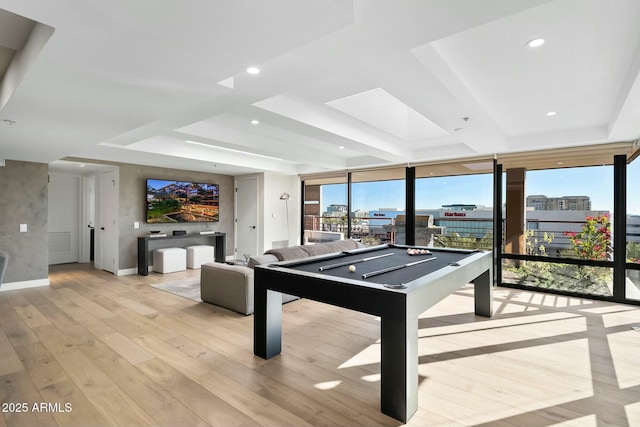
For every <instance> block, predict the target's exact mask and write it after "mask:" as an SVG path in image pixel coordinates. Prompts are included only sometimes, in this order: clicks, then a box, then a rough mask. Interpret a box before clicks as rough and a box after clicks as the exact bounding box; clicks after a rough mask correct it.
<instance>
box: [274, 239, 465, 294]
mask: <svg viewBox="0 0 640 427" xmlns="http://www.w3.org/2000/svg"><path fill="white" fill-rule="evenodd" d="M429 251H430V252H431V253H430V254H424V255H409V254H408V253H407V247H406V246H388V247H385V248H376V249H373V250H368V251H363V252H358V253H351V254H341V255H337V256H331V257H323V258H322V259H317V260H313V261H301V262H299V263H290V264H289V263H288V264H287V265H286V266H284V268H290V269H293V270H298V271H305V272H309V273H315V274H320V275H325V276H328V277H335V278H345V279H351V280H361V281H363V282H366V283H377V284H390V285H397V284H403V283H408V282H411V281H413V280H415V279H417V278H420V277H423V276H426V275H428V274H430V273H433V272H435V271H437V270H439V269H441V268H445V267H447V266H449V265H451V264H455V263H457V262H459V261H461V260H462V259H464V258H466V257H468V256H471V255H472V254H474V253H475V252H474V251H466V250H449V249H447V250H444V249H443V250H438V249H435V248H429ZM388 253H391V254H392V255H389V256H385V257H381V258H377V259H373V260H370V261H365V262H356V261H358V260H361V259H363V258H369V257H375V256H379V255H384V254H388ZM433 257H435V259H433V260H431V261H426V262H423V263H420V264H417V265H413V266H409V267H405V268H401V269H399V270H395V271H391V272H388V273H383V274H379V275H376V276H373V277H369V278H366V279H363V277H362V275H363V274H364V273H369V272H373V271H377V270H381V269H385V268H388V267H393V266H398V265H404V264H408V263H412V262H415V261H421V260H424V259H426V258H433ZM343 262H353V264H347V265H344V266H341V267H336V268H331V269H328V270H324V271H320V267H323V266H328V265H331V264H338V263H343ZM349 265H353V266H355V267H356V271H355V272H350V271H349Z"/></svg>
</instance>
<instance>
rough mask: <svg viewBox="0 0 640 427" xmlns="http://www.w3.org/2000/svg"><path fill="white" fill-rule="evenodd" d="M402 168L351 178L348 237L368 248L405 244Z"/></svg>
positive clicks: (368, 172) (364, 172) (360, 174)
mask: <svg viewBox="0 0 640 427" xmlns="http://www.w3.org/2000/svg"><path fill="white" fill-rule="evenodd" d="M405 172H406V169H405V168H393V169H379V170H372V171H358V172H353V173H352V174H351V182H352V185H351V237H353V238H359V239H362V242H363V243H364V244H366V245H368V246H372V245H377V244H381V243H398V244H404V243H405V241H406V240H405V221H406V212H405V206H406V198H405V194H406V191H405V183H406V181H405Z"/></svg>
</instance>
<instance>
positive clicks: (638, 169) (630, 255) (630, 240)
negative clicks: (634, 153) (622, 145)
mask: <svg viewBox="0 0 640 427" xmlns="http://www.w3.org/2000/svg"><path fill="white" fill-rule="evenodd" d="M638 183H640V158H636V159H635V160H634V161H632V162H631V163H629V165H628V166H627V233H626V234H627V241H626V244H627V247H626V253H627V270H626V283H625V293H626V297H627V298H628V299H632V300H636V301H638V300H640V194H639V192H638Z"/></svg>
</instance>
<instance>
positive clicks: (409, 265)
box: [362, 256, 436, 279]
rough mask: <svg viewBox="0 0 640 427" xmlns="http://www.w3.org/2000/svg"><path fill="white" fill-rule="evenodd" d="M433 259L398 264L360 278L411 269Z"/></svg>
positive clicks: (365, 274)
mask: <svg viewBox="0 0 640 427" xmlns="http://www.w3.org/2000/svg"><path fill="white" fill-rule="evenodd" d="M434 259H436V257H434V256H433V257H431V258H425V259H421V260H420V261H414V262H409V263H407V264H400V265H395V266H393V267H387V268H383V269H382V270H376V271H371V272H369V273H364V274H363V275H362V278H363V279H368V278H369V277H373V276H377V275H379V274H384V273H389V272H390V271H395V270H400V269H401V268H405V267H412V266H414V265H417V264H420V263H423V262H427V261H433V260H434Z"/></svg>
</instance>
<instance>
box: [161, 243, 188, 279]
mask: <svg viewBox="0 0 640 427" xmlns="http://www.w3.org/2000/svg"><path fill="white" fill-rule="evenodd" d="M186 269H187V251H186V249H183V248H163V249H156V250H154V251H153V271H155V272H157V273H173V272H175V271H184V270H186Z"/></svg>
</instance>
